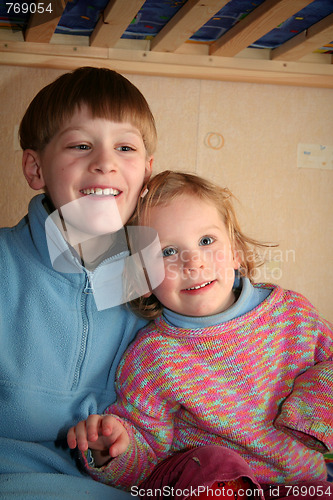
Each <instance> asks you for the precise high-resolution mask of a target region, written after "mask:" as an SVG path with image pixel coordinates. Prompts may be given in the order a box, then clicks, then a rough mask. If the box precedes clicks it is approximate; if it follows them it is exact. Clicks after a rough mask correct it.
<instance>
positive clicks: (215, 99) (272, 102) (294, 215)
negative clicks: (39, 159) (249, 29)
mask: <svg viewBox="0 0 333 500" xmlns="http://www.w3.org/2000/svg"><path fill="white" fill-rule="evenodd" d="M61 73H62V71H58V70H46V69H45V70H43V69H31V68H12V67H5V66H3V67H0V89H1V100H2V106H1V122H0V127H1V129H0V141H1V162H0V168H1V188H2V189H1V197H0V226H5V225H12V224H14V223H16V222H17V221H18V220H19V218H20V217H22V216H23V215H24V214H25V213H26V207H27V203H28V201H29V199H30V198H31V196H32V195H33V194H34V193H33V192H31V191H30V190H29V188H28V187H27V186H26V183H25V180H24V178H23V176H22V174H21V166H20V165H21V153H20V152H19V151H14V127H15V125H17V124H18V123H19V121H20V118H21V116H22V114H23V113H24V110H25V108H26V106H27V105H28V103H29V102H30V100H31V98H32V97H33V96H34V95H35V93H36V92H37V91H38V90H39V89H40V88H41V87H42V86H44V85H46V84H47V83H49V82H50V81H52V80H53V79H54V78H56V77H57V76H58V75H60V74H61ZM127 77H128V78H129V79H130V80H131V81H132V82H133V83H134V84H136V85H137V86H138V87H139V88H140V90H141V91H142V92H143V93H144V95H145V96H146V98H147V100H148V102H149V103H150V105H151V108H152V111H153V113H154V115H155V118H156V122H157V128H158V132H159V145H158V149H157V152H156V155H155V171H156V172H157V171H161V170H164V169H174V170H187V171H192V172H195V173H197V174H200V175H203V176H206V177H208V178H210V179H211V180H213V181H215V182H217V183H218V184H220V185H223V186H224V185H226V186H228V187H229V188H230V189H231V190H232V191H233V193H234V194H235V195H236V197H237V198H238V199H239V201H240V203H239V204H238V206H237V208H238V213H239V219H240V222H241V224H242V226H243V229H244V230H245V231H246V232H247V233H248V234H250V235H251V236H253V237H254V238H258V239H263V240H267V241H274V242H276V243H278V244H279V247H278V248H276V249H272V250H271V251H270V252H267V254H266V257H267V261H268V262H267V264H266V266H265V267H264V268H263V269H262V271H261V275H260V276H258V279H261V280H264V281H273V282H275V283H278V284H280V285H282V286H284V287H286V288H291V289H294V290H297V291H299V292H301V293H303V294H304V295H305V296H306V297H308V298H309V299H310V301H311V302H312V303H313V304H314V305H315V306H316V307H317V308H318V309H319V311H320V312H321V314H322V315H323V316H325V317H326V318H327V319H329V320H331V321H333V307H332V296H333V272H332V268H333V265H332V248H333V232H332V229H333V210H332V208H333V201H332V200H333V196H332V194H333V171H332V170H324V169H301V168H298V167H297V145H298V144H299V143H305V144H321V145H326V146H333V136H332V130H333V90H330V89H314V88H306V87H288V86H274V85H258V84H246V83H229V82H228V83H225V82H213V81H206V80H202V81H200V80H187V79H186V80H185V79H174V78H162V77H161V78H159V77H147V76H132V75H127ZM222 144H223V146H222ZM221 146H222V147H221Z"/></svg>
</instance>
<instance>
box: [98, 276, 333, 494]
mask: <svg viewBox="0 0 333 500" xmlns="http://www.w3.org/2000/svg"><path fill="white" fill-rule="evenodd" d="M256 286H261V287H264V286H265V285H256ZM269 287H270V288H272V287H273V291H272V293H271V294H270V295H269V296H268V298H267V299H265V300H264V302H262V303H261V304H260V305H259V306H258V307H256V308H255V309H254V310H252V311H251V312H249V313H247V314H245V315H243V316H241V317H239V318H236V319H234V320H232V321H229V322H227V323H223V324H221V325H217V326H212V327H208V328H203V329H197V330H189V329H180V328H175V327H172V326H170V325H168V324H167V323H166V322H165V320H164V319H163V318H162V317H160V318H158V319H157V320H156V321H155V322H154V323H152V324H150V325H149V326H148V327H146V328H145V329H143V330H141V331H140V332H139V334H138V335H137V337H136V339H135V341H134V342H133V343H132V344H131V345H130V347H129V349H128V350H127V352H126V354H125V356H124V358H123V360H122V361H121V363H120V366H119V368H118V378H117V383H116V386H117V387H116V388H117V397H118V399H117V403H115V404H113V405H111V406H110V407H109V408H108V409H107V411H106V413H112V414H114V415H117V416H119V417H120V418H121V421H122V422H123V424H124V425H125V427H126V429H127V431H128V433H129V436H130V440H131V445H130V446H129V448H128V450H127V452H126V453H124V454H123V455H121V456H119V457H118V458H116V459H114V460H112V461H111V462H110V463H109V464H108V465H107V466H105V467H102V468H100V469H90V470H89V472H90V474H91V475H92V476H93V477H94V478H95V479H97V480H99V481H102V482H106V483H110V484H113V485H116V486H118V487H120V488H123V489H129V488H130V487H131V486H133V485H137V484H140V483H141V482H142V481H143V479H145V478H146V477H147V476H148V475H149V474H150V473H151V472H152V469H153V468H154V466H155V465H156V464H157V463H158V462H159V461H161V460H162V459H164V458H166V457H167V456H168V455H169V454H171V453H173V452H174V451H178V450H182V449H189V448H193V447H197V446H201V445H207V444H219V445H222V446H226V447H229V448H231V449H233V450H235V451H237V452H238V453H240V455H242V457H243V458H244V459H245V460H246V461H247V462H248V464H249V466H250V467H251V469H252V470H253V472H254V476H255V477H256V479H257V481H258V482H259V483H260V484H272V483H279V484H288V483H291V482H298V481H306V480H307V481H309V480H313V479H326V467H325V463H324V460H323V456H322V452H325V451H327V450H328V449H333V363H332V359H333V327H332V325H330V324H329V323H328V322H327V321H325V320H324V319H322V318H320V316H319V315H318V314H317V312H316V311H315V310H314V308H313V307H312V306H311V304H310V303H309V302H308V301H307V300H306V299H305V298H304V297H303V296H301V295H300V294H297V293H295V292H291V291H288V290H283V289H282V288H280V287H278V286H273V285H269ZM88 469H89V468H88Z"/></svg>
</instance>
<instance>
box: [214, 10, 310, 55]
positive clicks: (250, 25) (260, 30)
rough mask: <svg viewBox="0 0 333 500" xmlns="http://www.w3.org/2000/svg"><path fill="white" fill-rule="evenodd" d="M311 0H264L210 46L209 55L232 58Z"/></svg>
mask: <svg viewBox="0 0 333 500" xmlns="http://www.w3.org/2000/svg"><path fill="white" fill-rule="evenodd" d="M312 1H313V0H292V1H290V0H266V1H265V2H264V3H262V4H261V5H259V7H257V8H256V9H254V10H253V11H252V12H251V13H250V14H249V15H248V16H246V17H245V18H244V19H242V20H241V21H240V22H239V23H237V24H235V25H234V26H233V27H232V28H231V29H230V30H229V31H227V33H226V34H225V35H223V36H222V37H221V38H220V39H219V40H217V41H216V42H214V43H213V44H212V45H211V48H210V53H211V54H212V55H216V56H224V57H233V56H235V55H236V54H238V53H239V52H240V51H241V50H243V49H246V48H247V47H249V45H251V44H252V43H254V42H255V41H257V40H258V39H259V38H261V37H262V36H264V35H266V34H267V33H268V32H269V31H271V30H272V29H274V28H276V27H277V26H278V25H279V24H281V23H282V22H283V21H285V20H286V19H288V18H289V17H290V16H292V15H293V14H295V13H296V12H299V11H300V10H301V9H303V8H304V7H306V6H307V5H308V4H309V3H311V2H312Z"/></svg>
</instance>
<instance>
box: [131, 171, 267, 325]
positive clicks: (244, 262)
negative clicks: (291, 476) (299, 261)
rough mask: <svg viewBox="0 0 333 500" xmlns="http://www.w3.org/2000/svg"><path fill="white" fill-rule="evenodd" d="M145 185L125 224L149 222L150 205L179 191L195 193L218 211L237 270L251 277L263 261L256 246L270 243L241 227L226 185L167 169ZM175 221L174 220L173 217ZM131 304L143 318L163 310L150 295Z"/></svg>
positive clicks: (171, 198) (167, 199)
mask: <svg viewBox="0 0 333 500" xmlns="http://www.w3.org/2000/svg"><path fill="white" fill-rule="evenodd" d="M147 189H148V192H147V194H146V195H145V196H144V197H143V198H139V201H138V205H137V209H136V211H135V213H134V214H133V217H132V218H131V220H130V222H129V224H131V225H139V226H149V216H150V210H151V209H152V208H153V207H156V206H161V205H168V204H169V203H170V202H171V201H172V200H174V199H175V198H177V197H179V196H181V195H183V194H190V195H193V196H197V197H198V198H199V199H200V200H203V201H206V202H208V203H212V204H213V205H214V206H215V207H216V208H217V210H218V211H219V213H220V214H221V218H222V221H223V222H224V224H225V225H226V228H227V230H228V234H229V238H230V242H231V246H232V249H233V252H234V253H235V255H236V256H237V257H238V260H239V262H240V269H239V271H240V274H241V276H244V277H248V278H249V279H250V280H251V281H252V276H253V272H254V270H255V269H256V268H257V267H258V266H259V265H262V263H263V262H262V259H261V258H260V254H259V251H258V249H259V247H266V246H272V245H271V244H267V243H261V242H259V241H257V240H254V239H253V238H250V237H248V236H246V235H245V234H244V233H243V232H242V231H241V229H240V226H239V222H238V220H237V216H236V213H235V209H234V206H233V199H234V196H233V194H232V193H231V191H230V190H229V189H227V188H222V187H220V186H218V185H216V184H213V183H212V182H210V181H208V180H206V179H203V178H202V177H199V176H197V175H194V174H189V173H184V172H175V171H170V170H166V171H164V172H161V173H160V174H157V175H155V176H154V177H153V178H152V179H150V181H149V182H148V184H147ZM175 224H177V221H176V220H175ZM131 307H132V308H133V309H134V310H135V311H136V312H137V313H139V314H140V315H141V316H143V317H145V318H147V319H154V318H156V317H157V316H159V315H160V314H161V312H162V310H163V306H162V304H161V303H160V302H159V301H158V299H157V298H156V297H155V296H154V295H151V296H150V297H148V298H146V297H140V298H138V299H135V300H133V301H131Z"/></svg>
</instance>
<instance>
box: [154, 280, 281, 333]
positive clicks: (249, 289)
mask: <svg viewBox="0 0 333 500" xmlns="http://www.w3.org/2000/svg"><path fill="white" fill-rule="evenodd" d="M240 287H241V291H240V295H239V297H238V299H237V300H236V302H235V303H234V304H233V305H232V306H231V307H229V309H227V310H226V311H223V312H221V313H219V314H214V315H213V316H200V317H194V316H183V315H181V314H178V313H175V312H173V311H171V310H170V309H166V308H165V309H164V311H163V316H164V319H165V320H166V321H167V323H168V324H170V325H171V326H175V327H178V328H191V329H197V328H206V327H209V326H215V325H218V324H221V323H226V322H227V321H231V320H233V319H235V318H238V317H239V316H242V315H243V314H246V313H247V312H249V311H251V310H252V309H254V308H255V307H256V306H258V305H259V304H260V303H261V302H262V301H263V300H264V299H265V298H266V297H267V296H268V295H269V294H270V292H271V288H266V289H265V288H255V287H254V286H253V285H252V283H251V282H250V280H249V279H248V278H241V279H240Z"/></svg>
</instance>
